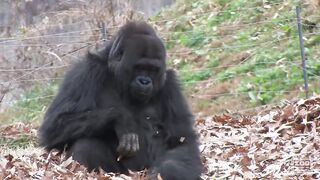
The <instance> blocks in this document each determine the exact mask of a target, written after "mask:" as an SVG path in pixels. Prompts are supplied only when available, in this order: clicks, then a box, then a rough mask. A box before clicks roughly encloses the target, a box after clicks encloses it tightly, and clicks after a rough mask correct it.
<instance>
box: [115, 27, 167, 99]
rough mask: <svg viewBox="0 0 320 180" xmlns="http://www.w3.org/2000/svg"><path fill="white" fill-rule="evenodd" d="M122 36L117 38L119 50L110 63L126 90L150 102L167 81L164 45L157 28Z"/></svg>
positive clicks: (123, 88) (137, 97) (118, 81)
mask: <svg viewBox="0 0 320 180" xmlns="http://www.w3.org/2000/svg"><path fill="white" fill-rule="evenodd" d="M131 33H133V32H131ZM118 36H120V37H118V38H117V39H118V40H119V41H121V42H118V43H117V39H116V40H115V42H114V44H116V46H117V50H118V52H116V53H115V55H116V56H113V58H110V60H109V67H110V68H111V69H113V72H114V74H115V78H116V79H117V83H119V84H121V85H120V86H119V87H120V88H121V89H122V91H124V92H127V94H129V96H130V97H131V99H133V100H134V101H138V102H141V103H143V102H147V101H148V100H150V98H151V97H152V96H153V95H155V94H156V93H157V92H158V91H159V90H160V89H161V87H162V86H163V85H164V82H165V71H166V65H165V56H166V52H165V48H164V45H163V43H162V42H161V40H160V39H159V38H158V37H157V36H156V35H155V33H154V32H143V33H141V32H140V33H138V32H137V33H136V34H130V35H129V36H128V35H127V34H125V35H123V34H119V35H118ZM113 46H115V45H113ZM110 53H112V48H111V51H110Z"/></svg>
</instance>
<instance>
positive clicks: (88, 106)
mask: <svg viewBox="0 0 320 180" xmlns="http://www.w3.org/2000/svg"><path fill="white" fill-rule="evenodd" d="M92 57H93V55H88V56H87V57H86V59H85V60H83V61H81V62H79V63H77V64H75V66H74V67H72V68H71V70H69V71H68V72H67V74H66V76H65V78H64V81H63V83H62V85H61V86H60V89H59V92H58V94H57V95H56V97H55V99H54V100H53V102H52V104H51V105H50V107H49V108H48V110H47V112H46V114H45V117H44V122H43V123H42V125H41V127H40V129H39V136H40V145H42V146H44V147H46V148H47V149H49V150H50V149H52V148H57V149H62V148H63V146H64V144H66V143H68V142H69V141H71V140H74V139H75V138H77V137H79V136H80V135H83V134H84V133H89V132H90V131H92V132H94V131H95V129H97V128H98V126H99V125H101V123H102V122H103V121H102V120H103V119H104V117H103V116H104V115H107V114H105V113H103V110H98V111H99V112H96V111H92V110H94V109H97V104H96V96H97V94H98V90H99V88H101V84H102V83H101V82H103V81H104V79H105V78H106V77H105V74H107V72H106V70H105V69H106V67H104V66H107V63H105V65H104V64H103V63H98V62H97V61H95V59H93V58H92ZM88 130H89V131H88Z"/></svg>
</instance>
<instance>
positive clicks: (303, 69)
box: [296, 6, 309, 98]
mask: <svg viewBox="0 0 320 180" xmlns="http://www.w3.org/2000/svg"><path fill="white" fill-rule="evenodd" d="M296 14H297V23H298V32H299V42H300V52H301V60H302V71H303V79H304V90H305V93H306V98H308V97H309V87H308V77H307V69H306V57H305V53H304V45H303V35H302V28H301V15H300V6H296Z"/></svg>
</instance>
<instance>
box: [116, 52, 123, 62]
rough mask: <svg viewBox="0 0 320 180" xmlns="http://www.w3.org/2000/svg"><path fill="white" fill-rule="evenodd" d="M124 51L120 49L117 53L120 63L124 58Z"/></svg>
mask: <svg viewBox="0 0 320 180" xmlns="http://www.w3.org/2000/svg"><path fill="white" fill-rule="evenodd" d="M123 52H124V51H123V50H122V49H120V50H119V51H118V52H117V54H116V57H117V60H118V61H120V60H121V58H122V56H123Z"/></svg>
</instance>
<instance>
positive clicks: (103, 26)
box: [101, 22, 107, 41]
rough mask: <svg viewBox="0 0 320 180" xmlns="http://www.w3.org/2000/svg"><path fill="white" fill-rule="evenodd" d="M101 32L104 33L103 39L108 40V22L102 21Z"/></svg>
mask: <svg viewBox="0 0 320 180" xmlns="http://www.w3.org/2000/svg"><path fill="white" fill-rule="evenodd" d="M101 34H102V40H103V41H106V40H107V28H106V23H104V22H101Z"/></svg>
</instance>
